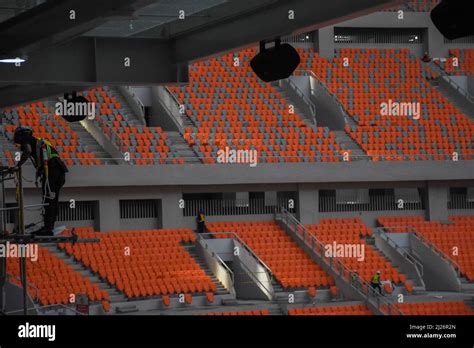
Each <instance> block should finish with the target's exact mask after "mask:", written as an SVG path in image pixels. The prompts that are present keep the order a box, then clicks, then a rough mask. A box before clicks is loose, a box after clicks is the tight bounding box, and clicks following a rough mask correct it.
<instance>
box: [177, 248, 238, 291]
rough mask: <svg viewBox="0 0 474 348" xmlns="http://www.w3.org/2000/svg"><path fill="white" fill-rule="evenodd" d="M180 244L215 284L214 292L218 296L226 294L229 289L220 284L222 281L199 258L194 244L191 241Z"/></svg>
mask: <svg viewBox="0 0 474 348" xmlns="http://www.w3.org/2000/svg"><path fill="white" fill-rule="evenodd" d="M181 245H182V246H183V247H184V249H186V251H187V252H188V254H189V255H191V257H192V258H193V259H194V261H196V263H197V264H198V265H199V267H201V269H203V270H204V272H206V274H207V275H208V276H209V277H210V278H211V280H212V282H213V283H214V284H216V286H217V291H216V293H215V294H216V295H218V296H219V295H228V294H229V291H228V290H227V289H226V288H225V287H224V285H222V283H221V282H220V281H219V280H218V279H217V278H216V276H215V275H214V274H213V273H212V271H211V270H210V269H209V267H208V266H207V265H206V263H205V262H204V261H203V260H201V258H200V257H199V255H198V254H197V251H196V246H195V245H194V244H192V243H182V244H181Z"/></svg>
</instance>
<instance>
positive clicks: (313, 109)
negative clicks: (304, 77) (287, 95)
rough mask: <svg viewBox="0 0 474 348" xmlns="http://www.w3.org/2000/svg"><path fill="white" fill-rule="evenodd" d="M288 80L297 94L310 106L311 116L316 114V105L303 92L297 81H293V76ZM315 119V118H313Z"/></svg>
mask: <svg viewBox="0 0 474 348" xmlns="http://www.w3.org/2000/svg"><path fill="white" fill-rule="evenodd" d="M286 82H287V83H288V85H289V86H290V87H291V88H293V90H294V91H295V92H296V94H297V95H298V96H299V97H300V98H301V99H303V101H304V102H305V103H306V104H307V105H308V106H309V109H310V111H311V116H313V118H314V116H316V105H315V104H314V103H313V102H312V101H311V100H310V99H309V98H308V97H307V96H306V95H305V94H304V93H303V91H302V90H301V89H300V88H299V87H298V85H297V84H296V83H294V82H293V80H292V79H291V78H288V79H286ZM313 121H314V119H313Z"/></svg>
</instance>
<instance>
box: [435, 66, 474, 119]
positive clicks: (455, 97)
mask: <svg viewBox="0 0 474 348" xmlns="http://www.w3.org/2000/svg"><path fill="white" fill-rule="evenodd" d="M428 66H429V67H430V68H431V69H432V70H433V71H434V72H435V73H436V74H438V77H437V78H435V79H428V80H427V81H428V82H429V83H430V84H431V86H433V88H434V89H436V90H438V92H440V93H441V94H442V95H443V96H445V97H446V99H448V100H449V102H450V103H451V104H453V105H454V106H455V107H456V108H458V109H459V111H461V112H462V113H463V114H464V115H466V116H468V117H469V118H470V119H471V120H472V121H474V105H473V104H472V103H471V102H470V101H469V100H468V99H467V98H466V97H464V96H463V95H461V94H460V93H458V92H457V91H455V90H454V89H453V88H452V87H444V86H443V85H441V84H440V83H439V80H440V79H442V78H443V76H445V75H447V74H446V71H444V70H443V69H442V68H440V67H439V66H438V65H437V64H431V63H430V64H429V65H428ZM448 76H449V75H448Z"/></svg>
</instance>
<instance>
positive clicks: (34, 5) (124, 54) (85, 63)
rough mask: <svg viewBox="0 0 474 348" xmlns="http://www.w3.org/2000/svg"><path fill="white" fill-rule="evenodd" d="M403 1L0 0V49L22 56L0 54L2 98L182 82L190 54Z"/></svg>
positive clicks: (14, 100) (11, 100)
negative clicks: (17, 60)
mask: <svg viewBox="0 0 474 348" xmlns="http://www.w3.org/2000/svg"><path fill="white" fill-rule="evenodd" d="M401 2H402V1H400V0H357V1H354V0H332V1H327V0H258V1H255V0H100V1H99V0H98V1H88V0H47V1H46V0H0V42H1V43H2V45H1V46H0V59H1V58H16V57H20V58H24V59H26V62H25V63H22V64H21V65H20V66H15V65H12V64H0V107H1V106H6V105H14V104H18V103H22V102H26V101H30V100H35V99H42V98H46V97H49V96H53V95H58V94H62V93H64V92H68V91H72V90H76V89H85V88H88V87H91V86H95V85H157V84H170V83H186V82H187V81H188V75H187V67H188V64H189V62H191V61H194V60H198V59H202V58H204V57H208V56H212V55H215V54H219V53H221V52H225V51H229V50H232V49H236V48H239V47H245V46H249V45H254V44H256V43H258V42H259V41H261V40H270V39H274V38H276V37H279V36H285V35H292V34H300V33H305V32H308V31H312V30H317V29H318V28H321V27H324V26H327V25H332V24H335V23H338V22H342V21H345V20H348V19H351V18H355V17H359V16H362V15H366V14H368V13H371V12H374V11H377V10H380V9H383V8H387V7H393V6H394V5H396V4H398V3H401ZM71 10H74V16H72V17H73V18H72V17H71ZM290 10H291V11H294V14H295V15H294V19H291V20H290V19H289V18H288V11H290ZM180 11H183V12H180ZM180 15H184V19H183V18H180ZM126 59H128V61H129V62H130V64H129V66H125V64H124V61H125V60H126Z"/></svg>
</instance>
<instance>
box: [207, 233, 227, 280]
mask: <svg viewBox="0 0 474 348" xmlns="http://www.w3.org/2000/svg"><path fill="white" fill-rule="evenodd" d="M202 234H204V233H202ZM202 234H199V235H198V241H200V242H202V243H203V244H205V248H206V249H207V250H209V249H210V248H209V244H208V243H207V239H206V238H204V237H203V236H202ZM212 256H213V257H215V258H216V259H217V261H218V262H219V263H220V264H221V266H223V267H224V268H225V269H226V271H227V272H228V273H229V274H230V279H231V280H232V284H233V283H234V272H232V270H231V269H230V268H229V266H227V264H226V263H225V262H224V260H222V259H221V257H220V256H219V255H218V254H217V253H216V252H214V251H212Z"/></svg>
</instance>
